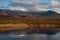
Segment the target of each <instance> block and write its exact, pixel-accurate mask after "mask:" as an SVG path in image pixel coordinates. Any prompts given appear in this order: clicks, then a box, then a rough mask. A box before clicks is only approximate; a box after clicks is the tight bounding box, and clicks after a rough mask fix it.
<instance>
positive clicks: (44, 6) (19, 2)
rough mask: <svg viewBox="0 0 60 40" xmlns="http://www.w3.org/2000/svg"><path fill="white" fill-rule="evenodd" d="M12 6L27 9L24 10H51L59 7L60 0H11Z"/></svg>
mask: <svg viewBox="0 0 60 40" xmlns="http://www.w3.org/2000/svg"><path fill="white" fill-rule="evenodd" d="M9 6H10V8H11V7H15V9H18V7H20V9H25V10H24V11H40V10H49V9H58V8H60V4H59V2H58V1H51V2H49V3H41V2H39V0H30V1H26V0H11V1H10V5H9Z"/></svg>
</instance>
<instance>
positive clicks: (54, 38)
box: [0, 32, 60, 40]
mask: <svg viewBox="0 0 60 40" xmlns="http://www.w3.org/2000/svg"><path fill="white" fill-rule="evenodd" d="M0 40H60V32H58V33H56V34H54V35H47V34H30V35H24V34H20V35H15V34H0Z"/></svg>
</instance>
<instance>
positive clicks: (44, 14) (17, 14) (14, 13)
mask: <svg viewBox="0 0 60 40" xmlns="http://www.w3.org/2000/svg"><path fill="white" fill-rule="evenodd" d="M0 17H8V18H59V17H60V14H59V13H57V12H55V11H52V10H49V11H40V12H23V11H19V10H9V9H8V10H6V9H4V10H2V9H0ZM59 19H60V18H59Z"/></svg>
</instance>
